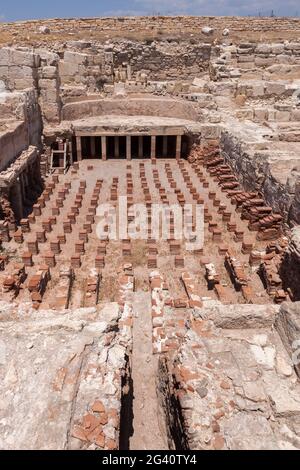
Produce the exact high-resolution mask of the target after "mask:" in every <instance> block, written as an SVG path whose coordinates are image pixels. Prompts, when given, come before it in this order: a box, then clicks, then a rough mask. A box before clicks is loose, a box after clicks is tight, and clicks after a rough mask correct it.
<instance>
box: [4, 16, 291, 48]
mask: <svg viewBox="0 0 300 470" xmlns="http://www.w3.org/2000/svg"><path fill="white" fill-rule="evenodd" d="M41 26H44V27H46V28H48V33H49V34H48V35H47V36H48V37H47V36H46V39H45V37H43V34H41V32H40V28H41ZM205 26H209V27H210V28H213V29H214V34H212V39H214V38H216V37H220V36H221V37H222V32H223V29H224V28H228V29H229V30H230V31H231V34H232V35H234V36H235V37H240V35H241V33H243V34H244V36H245V38H249V37H254V38H255V39H256V40H263V39H264V38H268V36H270V37H272V38H278V39H279V38H284V39H285V38H288V37H295V36H296V35H297V33H299V28H300V20H299V18H287V17H282V18H263V17H261V18H259V17H251V18H249V17H230V16H226V17H222V16H219V17H213V16H173V17H171V16H148V17H127V18H124V17H122V18H117V17H115V18H70V19H58V18H56V19H52V20H36V21H25V22H19V23H2V24H1V25H0V34H1V33H2V38H1V39H2V42H3V43H5V42H7V41H9V40H11V39H13V40H15V41H16V40H18V38H23V36H24V38H25V40H26V38H27V41H31V42H42V41H43V40H44V41H45V40H47V41H49V35H50V39H53V40H55V39H57V38H59V35H63V37H64V39H65V37H67V36H68V35H69V36H73V39H74V38H75V39H76V38H80V37H81V36H82V35H83V34H86V32H87V31H88V32H89V33H92V36H93V37H118V36H122V37H137V36H138V37H139V36H140V35H142V36H145V35H147V36H148V37H150V38H151V37H153V36H157V35H159V36H163V35H167V36H168V37H171V36H174V35H181V36H184V35H188V36H190V34H194V35H201V34H202V33H201V30H202V28H203V27H205ZM17 35H18V36H17Z"/></svg>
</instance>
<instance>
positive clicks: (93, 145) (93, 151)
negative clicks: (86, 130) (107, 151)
mask: <svg viewBox="0 0 300 470" xmlns="http://www.w3.org/2000/svg"><path fill="white" fill-rule="evenodd" d="M91 157H92V158H95V157H96V137H95V136H94V135H93V136H91Z"/></svg>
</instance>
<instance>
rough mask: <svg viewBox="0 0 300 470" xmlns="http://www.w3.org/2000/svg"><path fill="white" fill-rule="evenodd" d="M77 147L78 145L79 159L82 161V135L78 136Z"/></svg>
mask: <svg viewBox="0 0 300 470" xmlns="http://www.w3.org/2000/svg"><path fill="white" fill-rule="evenodd" d="M76 147H77V161H78V162H81V160H82V147H81V137H78V136H77V137H76Z"/></svg>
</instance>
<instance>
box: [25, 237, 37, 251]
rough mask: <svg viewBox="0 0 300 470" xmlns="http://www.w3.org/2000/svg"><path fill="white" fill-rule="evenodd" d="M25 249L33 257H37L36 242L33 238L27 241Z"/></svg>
mask: <svg viewBox="0 0 300 470" xmlns="http://www.w3.org/2000/svg"><path fill="white" fill-rule="evenodd" d="M27 247H28V251H29V252H30V253H32V254H33V255H37V254H38V253H39V248H38V242H37V240H36V239H34V238H30V239H28V240H27Z"/></svg>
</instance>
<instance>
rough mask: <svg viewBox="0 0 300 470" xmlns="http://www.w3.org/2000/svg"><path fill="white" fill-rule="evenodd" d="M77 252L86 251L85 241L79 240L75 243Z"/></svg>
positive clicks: (82, 252)
mask: <svg viewBox="0 0 300 470" xmlns="http://www.w3.org/2000/svg"><path fill="white" fill-rule="evenodd" d="M75 253H80V254H84V253H85V244H84V242H83V241H78V242H76V243H75Z"/></svg>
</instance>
